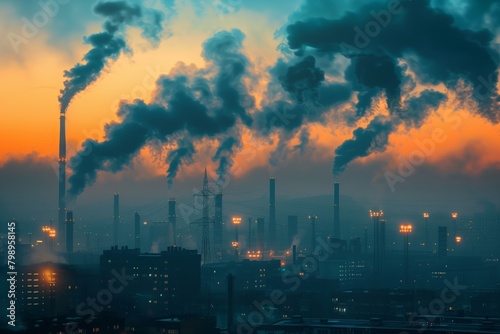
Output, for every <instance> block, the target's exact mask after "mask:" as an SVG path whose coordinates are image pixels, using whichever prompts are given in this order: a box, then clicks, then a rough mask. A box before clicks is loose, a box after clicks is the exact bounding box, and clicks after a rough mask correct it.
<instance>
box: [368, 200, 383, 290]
mask: <svg viewBox="0 0 500 334" xmlns="http://www.w3.org/2000/svg"><path fill="white" fill-rule="evenodd" d="M383 216H384V212H383V211H382V210H379V211H372V210H370V218H372V219H373V281H374V283H375V287H378V286H379V284H380V276H381V272H380V217H383Z"/></svg>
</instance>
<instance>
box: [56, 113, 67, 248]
mask: <svg viewBox="0 0 500 334" xmlns="http://www.w3.org/2000/svg"><path fill="white" fill-rule="evenodd" d="M65 218H66V114H65V113H64V112H61V116H60V117H59V203H58V221H57V228H58V231H57V235H58V240H59V249H60V250H61V251H62V250H63V249H64V248H63V244H64V235H65V233H64V232H65V231H64V222H65Z"/></svg>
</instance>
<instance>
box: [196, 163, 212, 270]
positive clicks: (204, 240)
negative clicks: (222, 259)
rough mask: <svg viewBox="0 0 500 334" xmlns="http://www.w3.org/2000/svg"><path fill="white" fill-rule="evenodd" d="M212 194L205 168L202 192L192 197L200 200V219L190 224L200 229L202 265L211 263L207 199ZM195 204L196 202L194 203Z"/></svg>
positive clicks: (210, 220) (209, 220) (210, 221)
mask: <svg viewBox="0 0 500 334" xmlns="http://www.w3.org/2000/svg"><path fill="white" fill-rule="evenodd" d="M213 196H214V193H213V192H211V191H210V190H209V189H208V178H207V168H206V167H205V176H204V177H203V190H202V191H200V192H199V193H197V194H195V195H194V197H201V198H202V213H203V215H202V217H201V218H200V219H198V220H195V221H194V222H191V224H195V225H199V226H201V227H202V232H201V233H202V235H201V260H202V262H203V264H207V263H210V262H211V261H212V256H211V252H210V233H209V227H210V224H211V223H213V222H214V221H213V219H210V217H209V203H208V199H209V197H213ZM195 203H196V201H195Z"/></svg>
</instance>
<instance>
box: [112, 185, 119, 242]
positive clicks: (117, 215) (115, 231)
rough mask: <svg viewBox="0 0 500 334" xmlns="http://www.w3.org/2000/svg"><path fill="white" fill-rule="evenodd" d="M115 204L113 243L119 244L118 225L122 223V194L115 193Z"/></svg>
mask: <svg viewBox="0 0 500 334" xmlns="http://www.w3.org/2000/svg"><path fill="white" fill-rule="evenodd" d="M113 199H114V205H113V243H114V245H115V246H118V227H119V225H120V195H118V194H115V195H114V197H113Z"/></svg>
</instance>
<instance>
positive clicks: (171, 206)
mask: <svg viewBox="0 0 500 334" xmlns="http://www.w3.org/2000/svg"><path fill="white" fill-rule="evenodd" d="M168 221H169V222H170V224H172V230H173V234H172V245H173V246H177V215H176V214H175V198H171V199H169V200H168Z"/></svg>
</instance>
